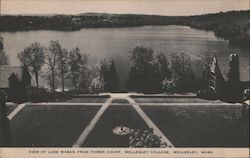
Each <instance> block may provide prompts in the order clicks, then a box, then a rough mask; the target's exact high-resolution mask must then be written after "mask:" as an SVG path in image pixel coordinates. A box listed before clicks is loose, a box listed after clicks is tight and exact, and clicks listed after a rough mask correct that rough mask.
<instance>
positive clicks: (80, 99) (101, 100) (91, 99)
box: [64, 97, 108, 103]
mask: <svg viewBox="0 0 250 158" xmlns="http://www.w3.org/2000/svg"><path fill="white" fill-rule="evenodd" d="M107 99H108V98H107V97H75V98H72V99H69V100H66V101H64V102H68V103H104V102H105V101H106V100H107Z"/></svg>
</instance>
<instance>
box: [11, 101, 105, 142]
mask: <svg viewBox="0 0 250 158" xmlns="http://www.w3.org/2000/svg"><path fill="white" fill-rule="evenodd" d="M99 108H100V106H51V105H50V106H33V105H29V106H26V107H24V109H22V110H21V111H20V112H19V113H18V114H17V115H16V116H15V117H14V118H13V119H12V120H11V122H10V126H11V132H12V141H13V146H18V147H33V146H35V147H71V146H72V145H73V143H74V142H75V141H76V140H77V139H78V137H79V136H80V134H81V132H82V131H83V130H84V128H85V127H86V126H87V125H88V124H89V122H90V121H91V119H92V118H93V117H94V115H95V114H96V112H97V111H98V109H99Z"/></svg>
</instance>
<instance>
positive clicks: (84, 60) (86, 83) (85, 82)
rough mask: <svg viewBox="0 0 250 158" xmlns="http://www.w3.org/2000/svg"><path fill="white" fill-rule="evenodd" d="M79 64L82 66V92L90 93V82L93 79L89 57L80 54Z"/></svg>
mask: <svg viewBox="0 0 250 158" xmlns="http://www.w3.org/2000/svg"><path fill="white" fill-rule="evenodd" d="M77 56H78V62H79V65H80V69H81V73H80V78H81V81H80V89H81V91H82V92H88V91H89V88H90V84H91V81H90V80H89V79H90V78H91V76H90V75H91V74H90V73H89V66H88V61H89V55H87V54H82V53H78V54H77Z"/></svg>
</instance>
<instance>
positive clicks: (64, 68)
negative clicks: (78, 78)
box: [57, 48, 69, 92]
mask: <svg viewBox="0 0 250 158" xmlns="http://www.w3.org/2000/svg"><path fill="white" fill-rule="evenodd" d="M57 53H58V54H57V67H58V70H59V78H61V82H62V91H63V92H64V80H65V77H66V75H67V73H68V60H69V53H68V50H67V49H65V48H63V49H62V50H59V51H57Z"/></svg>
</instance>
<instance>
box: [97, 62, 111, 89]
mask: <svg viewBox="0 0 250 158" xmlns="http://www.w3.org/2000/svg"><path fill="white" fill-rule="evenodd" d="M99 75H100V82H101V83H103V90H104V91H105V92H106V91H109V90H110V89H109V83H108V80H109V67H108V64H107V61H106V60H105V59H104V60H102V61H100V69H99Z"/></svg>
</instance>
